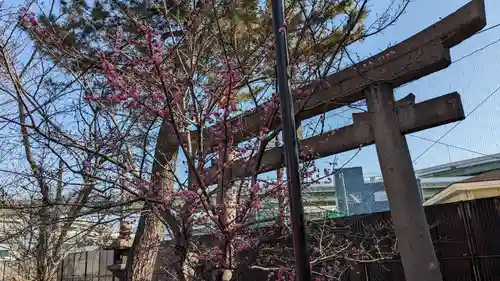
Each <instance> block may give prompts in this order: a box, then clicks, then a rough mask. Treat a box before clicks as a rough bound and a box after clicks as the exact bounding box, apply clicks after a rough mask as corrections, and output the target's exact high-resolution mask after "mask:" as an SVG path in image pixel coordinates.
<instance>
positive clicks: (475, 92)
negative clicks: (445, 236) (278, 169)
mask: <svg viewBox="0 0 500 281" xmlns="http://www.w3.org/2000/svg"><path fill="white" fill-rule="evenodd" d="M388 1H389V0H374V1H371V2H372V4H371V5H372V7H371V13H370V15H369V18H368V22H370V21H373V19H374V17H375V16H376V13H377V12H381V9H383V8H384V7H385V6H386V3H387V2H388ZM485 1H486V12H487V22H488V24H487V27H486V28H488V27H490V26H494V25H496V24H499V23H500V1H498V0H485ZM467 2H468V0H446V1H444V0H442V1H435V0H434V1H432V0H414V1H413V2H412V3H410V5H409V7H408V9H407V12H406V13H405V14H404V15H403V16H402V17H401V18H400V20H399V21H398V22H397V23H396V24H395V25H393V26H392V27H390V28H388V29H387V30H385V32H383V33H381V34H379V35H377V36H375V37H371V38H369V39H367V40H366V41H365V42H363V43H362V44H359V45H358V46H356V47H355V48H354V49H353V50H355V51H356V52H357V53H358V55H359V56H360V57H366V56H369V55H370V54H376V53H378V52H380V51H382V50H383V49H385V47H386V46H387V45H388V44H389V43H397V42H400V41H402V40H404V39H406V38H408V37H410V36H411V35H413V34H415V33H416V32H419V31H421V30H422V29H424V28H426V27H427V26H429V25H431V24H432V23H434V22H436V21H438V20H439V19H440V18H441V17H445V16H446V15H448V14H450V13H452V12H453V11H455V10H456V9H458V8H459V7H460V6H462V5H464V4H466V3H467ZM7 3H8V4H14V3H20V2H19V1H16V0H8V1H7ZM373 3H376V5H374V4H373ZM496 40H500V26H499V27H497V28H493V29H491V30H489V31H487V32H483V33H481V34H478V35H476V36H474V37H472V38H470V39H468V40H466V41H464V42H462V43H461V44H460V45H458V46H457V47H455V48H453V49H452V59H453V60H457V59H459V58H462V57H464V56H466V55H468V54H470V53H472V52H474V51H476V50H478V49H480V48H481V47H483V46H485V45H488V44H490V43H492V42H494V41H496ZM498 87H500V42H499V43H496V44H493V45H491V46H489V47H487V48H485V49H484V50H481V51H478V52H477V53H475V54H473V55H470V56H468V57H466V58H464V59H462V60H460V61H459V62H457V63H453V64H452V65H451V66H450V67H448V68H447V69H445V70H442V71H440V72H437V73H434V74H432V75H429V76H427V77H424V78H422V79H419V80H417V81H414V82H412V83H409V84H407V85H405V86H403V87H400V88H398V89H396V96H397V97H398V98H399V97H402V96H404V95H406V94H408V93H410V92H411V93H414V94H415V95H416V97H417V100H418V101H422V100H427V99H430V98H433V97H437V96H440V95H444V94H447V93H451V92H454V91H458V92H459V93H460V94H461V96H462V102H463V104H464V107H465V112H466V114H469V113H470V112H471V111H472V110H473V109H474V108H475V107H476V106H477V105H478V104H480V103H482V102H483V101H484V99H485V98H486V97H487V96H488V95H490V94H491V93H492V92H493V91H494V90H495V89H497V88H498ZM343 110H344V109H340V111H343ZM343 115H344V117H338V116H336V117H331V118H329V123H331V124H332V125H333V126H339V125H344V124H345V123H346V122H348V121H349V118H350V117H351V116H350V114H348V113H344V114H343ZM497 116H500V91H499V92H498V93H497V94H494V95H493V96H491V97H490V98H489V99H488V100H487V101H486V102H484V103H483V104H482V105H481V106H480V107H479V108H478V109H477V110H476V111H474V112H473V113H472V114H470V116H467V118H466V120H464V121H462V122H461V123H460V124H459V125H458V126H457V127H456V128H454V129H453V130H452V131H451V132H450V133H448V134H447V135H446V136H445V137H443V139H441V140H440V142H441V143H444V144H447V145H443V144H436V145H434V146H433V147H432V148H431V149H429V150H428V151H427V152H425V153H424V154H423V155H422V156H421V157H419V158H418V159H416V158H417V157H418V156H419V155H420V154H422V153H423V152H424V151H425V150H427V149H428V147H429V146H430V145H432V144H433V142H432V141H428V140H423V139H422V138H425V139H429V140H438V139H439V138H440V137H442V136H443V135H444V134H445V133H447V131H448V130H449V129H450V128H451V127H453V126H455V125H454V124H449V125H445V126H441V127H439V128H433V129H429V130H426V131H422V132H418V133H415V134H412V135H410V136H407V140H408V144H409V147H410V152H411V154H412V158H413V159H414V160H415V159H416V161H415V162H414V165H415V169H420V168H425V167H429V166H434V165H439V164H445V163H449V162H451V161H457V160H463V159H467V158H472V157H478V156H482V155H484V154H494V153H500V121H497V118H496V117H497ZM456 147H460V148H462V149H459V148H456ZM471 151H475V152H471ZM354 153H355V151H350V152H346V153H342V154H339V155H336V158H337V161H336V162H337V163H338V165H343V164H344V163H345V162H347V161H348V159H350V158H351V157H352V155H353V154H354ZM333 159H334V157H333V156H332V157H327V158H324V159H321V160H319V161H318V164H319V167H320V170H322V168H324V167H327V166H329V164H328V162H332V161H333ZM346 166H347V167H350V166H362V167H363V170H364V173H365V175H367V176H378V175H380V168H379V165H378V159H377V155H376V151H375V147H374V146H370V147H366V148H363V150H362V151H361V152H360V153H358V154H357V156H356V157H354V158H353V159H352V160H350V161H349V163H348V164H347V165H346Z"/></svg>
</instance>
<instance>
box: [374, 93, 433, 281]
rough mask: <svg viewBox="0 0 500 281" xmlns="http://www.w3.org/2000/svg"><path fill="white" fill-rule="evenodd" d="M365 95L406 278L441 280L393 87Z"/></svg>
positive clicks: (413, 279)
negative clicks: (399, 118)
mask: <svg viewBox="0 0 500 281" xmlns="http://www.w3.org/2000/svg"><path fill="white" fill-rule="evenodd" d="M365 95H366V100H367V104H368V111H369V113H368V116H369V118H370V123H371V128H372V130H373V136H374V139H375V146H376V149H377V154H378V158H379V162H380V168H381V170H382V176H383V178H384V185H385V189H386V192H387V197H388V200H389V206H390V208H391V216H392V220H393V223H394V230H395V233H396V236H397V238H398V247H399V252H400V255H401V261H402V263H403V268H404V272H405V277H406V281H442V280H443V279H442V276H441V271H440V268H439V263H438V260H437V258H436V254H435V252H434V246H433V245H432V240H431V235H430V232H429V227H428V224H427V220H426V218H425V213H424V209H423V207H422V204H421V200H420V194H419V191H418V185H417V179H416V177H415V172H414V170H413V164H412V161H411V157H410V152H409V150H408V144H407V143H406V139H405V136H404V134H402V133H401V130H400V129H399V121H398V117H397V111H396V102H395V101H394V94H393V87H392V86H391V85H390V84H377V85H373V86H370V87H369V89H368V90H367V91H366V92H365Z"/></svg>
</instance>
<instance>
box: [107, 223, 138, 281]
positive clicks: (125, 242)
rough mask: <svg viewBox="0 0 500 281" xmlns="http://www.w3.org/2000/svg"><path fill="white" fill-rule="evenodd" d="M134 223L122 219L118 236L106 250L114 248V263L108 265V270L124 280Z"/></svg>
mask: <svg viewBox="0 0 500 281" xmlns="http://www.w3.org/2000/svg"><path fill="white" fill-rule="evenodd" d="M132 243H133V239H132V223H131V222H130V221H122V222H121V223H120V231H119V235H118V238H116V240H115V241H114V242H113V243H111V245H109V246H108V247H106V248H105V250H113V264H112V265H110V266H108V270H109V271H111V272H112V273H113V276H114V277H115V278H116V279H117V280H118V281H121V280H123V275H124V269H125V265H126V264H127V254H128V251H129V250H130V248H131V247H132Z"/></svg>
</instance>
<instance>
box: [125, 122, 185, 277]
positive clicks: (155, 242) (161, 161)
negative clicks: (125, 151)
mask: <svg viewBox="0 0 500 281" xmlns="http://www.w3.org/2000/svg"><path fill="white" fill-rule="evenodd" d="M177 152H178V141H177V136H176V135H175V133H174V132H173V130H172V127H171V125H170V124H169V123H167V122H164V123H163V125H162V127H161V129H160V133H159V135H158V138H157V140H156V148H155V162H154V163H153V169H152V171H153V176H152V180H153V183H154V190H153V192H154V194H155V195H159V197H160V198H162V197H163V198H168V197H170V195H171V194H172V189H173V182H172V180H171V178H172V177H171V173H172V172H173V171H169V170H168V167H171V168H172V169H174V168H175V162H176V160H177ZM155 209H156V208H155V206H154V204H152V203H147V204H146V205H145V206H144V208H143V212H142V213H141V217H140V219H139V224H138V226H137V231H136V234H135V239H134V243H133V245H132V249H131V250H130V253H129V255H128V257H127V265H126V268H125V276H124V277H125V278H124V281H151V280H152V277H153V273H154V270H155V264H156V260H157V257H158V250H159V246H160V241H161V240H162V236H163V234H164V231H163V230H164V226H163V223H162V221H161V220H160V218H159V217H158V216H157V214H155Z"/></svg>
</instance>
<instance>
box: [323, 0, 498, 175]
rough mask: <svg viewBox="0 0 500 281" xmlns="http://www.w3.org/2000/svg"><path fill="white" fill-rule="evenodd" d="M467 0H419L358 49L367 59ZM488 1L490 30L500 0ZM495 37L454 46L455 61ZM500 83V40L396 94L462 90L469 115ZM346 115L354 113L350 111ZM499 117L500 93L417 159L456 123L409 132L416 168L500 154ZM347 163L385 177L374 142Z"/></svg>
mask: <svg viewBox="0 0 500 281" xmlns="http://www.w3.org/2000/svg"><path fill="white" fill-rule="evenodd" d="M374 2H375V1H374ZM376 2H377V6H373V7H372V13H371V14H370V18H369V20H368V21H370V20H373V17H374V16H375V13H376V11H377V9H380V8H383V6H382V5H381V6H378V3H379V2H387V0H383V1H376ZM467 2H468V1H467V0H446V1H431V0H415V1H413V2H412V3H411V4H410V6H409V7H408V10H407V12H406V13H405V14H404V15H403V16H402V17H401V19H400V20H399V21H398V22H397V23H396V24H395V25H394V26H392V27H390V28H388V29H387V30H386V31H385V32H384V33H382V34H380V35H377V36H376V37H372V38H369V39H367V40H366V41H365V42H363V43H362V44H360V45H359V46H356V48H355V49H353V50H355V51H356V52H357V53H358V54H359V55H360V56H361V57H366V56H368V55H369V54H376V53H378V52H379V51H381V50H383V49H384V48H385V47H386V46H387V45H388V43H397V42H400V41H402V40H404V39H406V38H408V37H410V36H411V35H413V34H414V33H416V32H419V31H421V30H422V29H424V28H426V27H427V26H429V25H431V24H432V23H434V22H436V21H438V20H439V19H440V17H445V16H446V15H448V14H450V13H452V12H453V11H455V10H456V9H458V8H459V7H460V6H462V5H464V4H466V3H467ZM485 2H486V13H487V27H486V28H488V27H490V26H494V25H496V24H499V23H500V1H498V0H485ZM381 4H382V3H381ZM495 40H500V27H497V28H493V29H491V30H489V31H486V32H483V33H480V34H477V35H475V36H474V37H472V38H470V39H468V40H466V41H464V42H462V43H461V44H460V45H458V46H456V47H455V48H453V49H452V51H451V54H452V60H454V61H455V60H457V59H459V58H461V57H463V56H465V55H467V54H469V53H471V52H474V51H476V50H477V49H480V48H481V47H483V46H485V45H487V44H489V43H492V42H494V41H495ZM498 87H500V42H499V43H496V44H493V45H491V46H489V47H487V48H485V49H484V50H482V51H478V52H477V53H475V54H473V55H470V56H468V57H466V58H464V59H462V60H460V61H458V62H457V63H453V64H452V65H451V66H449V67H448V68H447V69H445V70H442V71H440V72H437V73H434V74H432V75H429V76H427V77H424V78H422V79H419V80H417V81H414V82H412V83H409V84H407V85H404V86H403V87H400V88H398V89H396V97H397V98H401V97H403V96H405V95H406V94H408V93H414V94H415V95H416V98H417V101H422V100H427V99H430V98H434V97H437V96H441V95H444V94H447V93H451V92H453V91H458V92H459V93H460V95H461V97H462V102H463V105H464V108H465V113H466V114H469V113H470V112H471V111H472V110H473V109H474V108H475V107H476V106H478V104H480V103H481V102H483V101H484V100H485V99H486V97H487V96H489V95H490V94H491V93H492V92H493V91H494V90H495V89H497V88H498ZM340 111H342V110H340ZM344 116H345V117H348V118H350V117H351V116H350V114H347V113H346V114H344ZM498 117H500V91H499V92H498V93H496V94H494V95H492V96H491V97H490V98H489V99H487V100H486V102H484V103H483V104H482V105H481V106H480V107H479V108H478V109H476V110H475V111H474V112H472V113H471V114H470V115H469V116H467V118H466V120H464V121H462V122H461V123H460V124H459V125H458V126H456V127H455V128H454V129H453V130H452V131H450V133H448V134H447V135H446V136H445V137H443V139H442V140H440V142H441V143H444V144H447V145H443V144H436V145H434V146H433V147H432V148H431V149H429V150H428V151H427V152H425V153H424V154H423V155H422V156H421V157H419V158H418V159H416V158H417V157H418V156H419V155H420V154H422V153H423V152H424V151H425V150H426V149H427V148H428V147H429V146H430V145H432V143H433V142H431V141H428V140H423V139H421V138H425V139H430V140H438V139H439V138H440V137H442V136H443V135H444V134H445V133H446V132H447V131H448V130H449V129H450V128H451V127H453V126H455V124H454V123H453V124H449V125H445V126H441V127H439V128H433V129H429V130H426V131H421V132H418V133H414V134H412V135H410V136H407V141H408V145H409V148H410V152H411V155H412V159H414V161H415V159H416V161H415V162H414V166H415V169H420V168H425V167H429V166H434V165H439V164H445V163H449V162H451V161H457V160H463V159H467V158H472V157H478V156H482V155H483V154H494V153H500V118H498ZM497 120H498V121H497ZM329 121H330V122H331V123H337V124H343V123H345V122H346V121H347V118H343V117H338V116H337V117H331V118H329ZM453 146H455V147H453ZM456 147H460V148H462V149H458V148H456ZM467 150H469V151H467ZM471 151H474V152H471ZM354 153H355V152H354V151H350V152H346V153H342V154H339V155H337V163H338V165H342V164H343V163H345V162H347V161H348V159H349V158H351V157H352V155H353V154H354ZM332 160H333V157H327V158H324V159H322V160H319V161H318V165H319V166H320V167H325V166H328V164H327V162H332ZM346 166H347V167H350V166H362V167H363V171H364V174H365V175H366V176H376V175H380V168H379V165H378V159H377V154H376V151H375V147H374V146H370V147H366V148H363V150H362V151H361V152H360V153H359V154H358V155H357V156H356V157H354V159H352V160H351V161H349V163H348V164H347V165H346Z"/></svg>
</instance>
